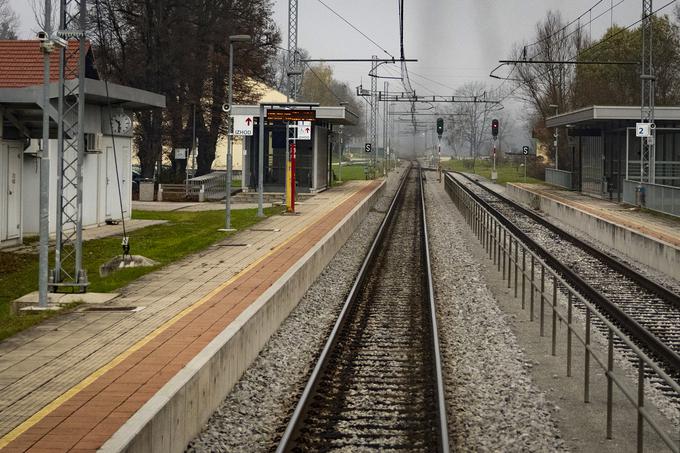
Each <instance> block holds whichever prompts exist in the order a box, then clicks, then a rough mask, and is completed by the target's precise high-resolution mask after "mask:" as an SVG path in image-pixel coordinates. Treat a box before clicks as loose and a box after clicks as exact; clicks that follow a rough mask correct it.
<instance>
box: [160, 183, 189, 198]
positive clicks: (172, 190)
mask: <svg viewBox="0 0 680 453" xmlns="http://www.w3.org/2000/svg"><path fill="white" fill-rule="evenodd" d="M186 199H187V189H186V186H185V185H184V184H159V185H158V201H185V200H186Z"/></svg>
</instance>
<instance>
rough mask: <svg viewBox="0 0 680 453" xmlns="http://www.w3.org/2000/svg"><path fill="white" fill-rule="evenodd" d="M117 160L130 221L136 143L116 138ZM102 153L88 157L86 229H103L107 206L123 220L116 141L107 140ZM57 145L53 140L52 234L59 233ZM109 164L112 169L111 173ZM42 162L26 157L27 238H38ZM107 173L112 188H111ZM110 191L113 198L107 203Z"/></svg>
mask: <svg viewBox="0 0 680 453" xmlns="http://www.w3.org/2000/svg"><path fill="white" fill-rule="evenodd" d="M115 140H116V157H117V160H118V169H119V178H118V179H119V181H120V184H121V190H122V197H123V209H124V216H125V218H126V219H129V218H130V211H131V205H132V169H131V148H132V139H131V138H129V137H115ZM101 144H102V152H101V153H96V154H95V153H86V154H85V157H84V159H83V168H82V174H83V227H85V228H87V227H92V226H97V225H102V224H104V223H105V221H106V218H107V215H106V214H107V213H106V204H107V203H109V204H110V213H111V217H112V218H114V219H120V204H119V202H118V188H117V184H116V176H115V167H113V165H112V162H113V149H112V137H109V136H104V137H103V139H102V141H101ZM36 147H37V140H33V143H32V144H31V147H29V148H28V149H27V151H28V152H30V151H35V148H36ZM58 164H59V162H58V161H57V141H56V140H50V232H51V233H53V232H55V231H56V223H55V220H56V206H57V182H58V181H57V169H58ZM107 164H108V167H109V168H108V169H107ZM38 167H39V160H38V159H36V158H35V157H33V156H30V155H29V154H25V155H24V172H23V176H24V178H23V195H24V198H23V207H24V211H23V228H24V234H25V235H35V234H38V222H39V199H38V190H37V189H38V187H39V184H40V172H39V168H38ZM107 171H108V178H109V185H108V187H107ZM107 190H109V191H110V192H109V198H108V200H107Z"/></svg>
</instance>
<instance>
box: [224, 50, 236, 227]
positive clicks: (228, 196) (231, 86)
mask: <svg viewBox="0 0 680 453" xmlns="http://www.w3.org/2000/svg"><path fill="white" fill-rule="evenodd" d="M233 93H234V43H233V42H232V41H231V40H230V41H229V101H228V103H229V113H228V114H227V192H226V197H225V198H224V204H225V210H226V221H225V227H224V229H225V231H234V229H233V228H232V227H231V172H232V157H231V154H232V138H233V137H232V132H233V131H232V127H231V124H232V123H231V120H232V118H233V115H232V108H233V100H234V94H233Z"/></svg>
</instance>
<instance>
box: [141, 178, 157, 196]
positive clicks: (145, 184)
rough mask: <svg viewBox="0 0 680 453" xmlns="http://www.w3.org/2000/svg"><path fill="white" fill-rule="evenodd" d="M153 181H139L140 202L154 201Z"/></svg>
mask: <svg viewBox="0 0 680 453" xmlns="http://www.w3.org/2000/svg"><path fill="white" fill-rule="evenodd" d="M153 186H154V183H153V179H148V178H147V179H142V180H140V181H139V201H153V195H154V194H153Z"/></svg>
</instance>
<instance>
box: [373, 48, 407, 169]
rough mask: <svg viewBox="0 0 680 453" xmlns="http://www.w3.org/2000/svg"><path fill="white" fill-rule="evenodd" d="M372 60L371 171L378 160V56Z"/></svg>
mask: <svg viewBox="0 0 680 453" xmlns="http://www.w3.org/2000/svg"><path fill="white" fill-rule="evenodd" d="M372 58H373V62H372V63H371V74H373V77H371V130H370V133H371V145H372V146H373V169H372V170H373V171H375V167H376V165H377V162H378V109H379V108H380V107H379V105H378V102H379V101H378V78H377V77H376V76H377V75H378V74H377V71H378V56H377V55H373V56H372ZM414 137H415V135H414Z"/></svg>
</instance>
